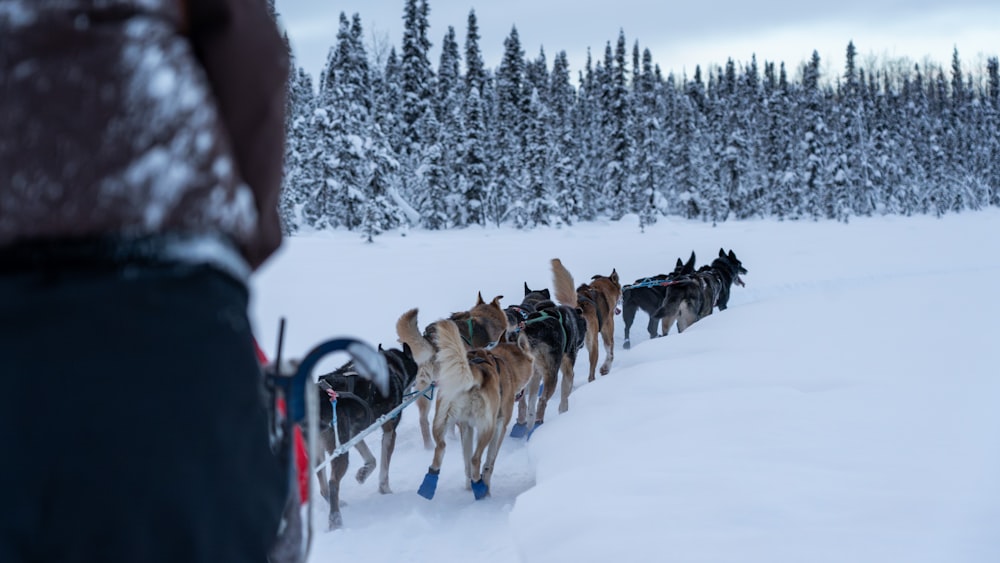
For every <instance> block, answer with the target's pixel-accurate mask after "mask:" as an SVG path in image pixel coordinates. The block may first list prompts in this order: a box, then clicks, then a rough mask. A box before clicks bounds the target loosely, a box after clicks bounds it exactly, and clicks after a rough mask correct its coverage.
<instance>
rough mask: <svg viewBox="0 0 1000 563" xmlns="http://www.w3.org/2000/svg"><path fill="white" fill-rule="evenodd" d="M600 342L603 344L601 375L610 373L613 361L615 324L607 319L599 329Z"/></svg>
mask: <svg viewBox="0 0 1000 563" xmlns="http://www.w3.org/2000/svg"><path fill="white" fill-rule="evenodd" d="M601 340H602V341H603V342H604V363H602V364H601V375H608V373H610V372H611V364H612V363H613V362H614V361H615V323H614V322H612V319H611V318H609V319H608V322H606V323H604V326H603V327H601Z"/></svg>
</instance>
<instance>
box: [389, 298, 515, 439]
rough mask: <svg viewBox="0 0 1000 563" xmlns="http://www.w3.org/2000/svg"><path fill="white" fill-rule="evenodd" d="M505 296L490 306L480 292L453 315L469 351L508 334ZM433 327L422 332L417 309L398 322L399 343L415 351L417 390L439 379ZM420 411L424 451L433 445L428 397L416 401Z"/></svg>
mask: <svg viewBox="0 0 1000 563" xmlns="http://www.w3.org/2000/svg"><path fill="white" fill-rule="evenodd" d="M501 299H503V296H502V295H498V296H496V297H494V298H493V301H491V302H489V303H487V302H485V301H484V300H483V294H482V293H481V292H480V293H479V294H478V296H477V299H476V304H475V306H473V307H472V308H471V309H469V310H468V311H462V312H459V313H452V315H451V316H450V317H448V319H446V320H448V321H451V322H452V323H454V324H455V327H456V328H457V329H458V331H459V335H460V337H461V339H462V341H463V342H464V343H465V345H466V347H468V348H482V347H484V346H486V345H487V344H490V343H492V342H496V341H498V340H499V339H500V336H501V335H503V334H504V333H506V331H507V314H506V313H505V312H504V310H503V308H501V307H500V300H501ZM433 326H434V325H433V324H432V325H430V326H428V327H427V331H426V332H425V333H421V332H420V328H419V327H418V326H417V309H410V310H409V311H407V312H405V313H403V315H402V316H401V317H399V320H398V321H396V335H397V336H398V337H399V341H400V342H402V343H405V344H408V345H409V346H410V349H412V350H413V359H414V360H415V361H416V362H417V365H418V366H420V370H419V372H418V373H417V379H416V382H415V383H414V388H415V389H416V390H418V391H423V390H425V389H427V387H428V386H429V385H430V384H431V381H433V380H435V379H436V378H437V365H436V362H435V355H436V354H437V346H436V344H435V343H434V337H433ZM417 408H418V409H419V411H420V434H421V435H422V437H423V439H424V448H426V449H431V448H433V447H434V444H433V442H432V440H431V429H430V421H429V418H430V416H429V413H430V408H431V402H430V400H429V399H427V398H426V397H420V398H419V399H417Z"/></svg>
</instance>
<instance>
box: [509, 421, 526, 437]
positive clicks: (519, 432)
mask: <svg viewBox="0 0 1000 563" xmlns="http://www.w3.org/2000/svg"><path fill="white" fill-rule="evenodd" d="M527 433H528V425H527V424H525V423H523V422H515V423H514V426H511V427H510V437H511V438H524V435H525V434H527Z"/></svg>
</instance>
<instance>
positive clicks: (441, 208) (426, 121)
mask: <svg viewBox="0 0 1000 563" xmlns="http://www.w3.org/2000/svg"><path fill="white" fill-rule="evenodd" d="M417 134H418V135H420V138H421V139H422V141H421V143H420V152H419V154H416V155H411V156H415V157H417V158H418V162H419V165H418V167H417V171H416V177H415V178H414V186H415V189H414V195H415V197H414V199H413V202H414V206H415V207H416V209H417V211H418V212H419V213H420V224H421V226H423V227H424V228H427V229H430V230H438V229H447V228H448V227H451V226H453V225H452V223H453V218H454V217H455V215H456V214H457V213H456V207H457V206H458V204H459V202H458V201H456V199H457V197H456V195H455V194H454V192H453V191H452V190H451V177H450V174H449V169H450V167H449V164H448V162H447V160H446V152H445V149H444V146H443V144H442V129H441V124H440V123H439V122H438V120H437V117H435V115H434V110H433V109H431V108H428V109H427V112H426V113H424V116H423V117H422V118H421V119H420V120H419V121H417Z"/></svg>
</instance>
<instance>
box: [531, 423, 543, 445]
mask: <svg viewBox="0 0 1000 563" xmlns="http://www.w3.org/2000/svg"><path fill="white" fill-rule="evenodd" d="M543 422H544V421H541V420H539V421H538V422H536V423H535V425H534V426H532V427H531V431H530V432H528V439H529V440H530V439H531V435H532V434H534V433H535V430H538V427H539V426H541V425H542V423H543Z"/></svg>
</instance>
